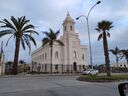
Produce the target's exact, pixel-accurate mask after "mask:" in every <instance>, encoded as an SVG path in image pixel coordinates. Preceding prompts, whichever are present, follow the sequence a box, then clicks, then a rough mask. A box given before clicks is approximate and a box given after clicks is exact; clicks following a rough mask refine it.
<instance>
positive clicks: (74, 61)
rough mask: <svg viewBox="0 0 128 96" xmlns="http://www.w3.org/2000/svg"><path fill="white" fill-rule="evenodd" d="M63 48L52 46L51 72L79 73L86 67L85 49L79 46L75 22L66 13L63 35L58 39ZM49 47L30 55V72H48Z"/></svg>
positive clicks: (56, 45) (39, 49) (55, 44)
mask: <svg viewBox="0 0 128 96" xmlns="http://www.w3.org/2000/svg"><path fill="white" fill-rule="evenodd" d="M60 40H61V42H63V44H64V46H62V45H60V44H59V43H57V42H54V44H53V57H52V63H53V64H52V71H53V72H80V71H81V70H83V69H84V67H85V65H87V47H86V46H85V45H81V44H80V39H79V36H78V33H75V22H74V20H73V19H72V18H71V16H70V14H69V13H68V14H67V16H66V18H65V20H64V22H63V35H62V36H61V37H60ZM50 52H51V51H50V46H49V45H48V44H47V45H45V46H43V47H42V45H41V47H40V48H38V49H36V50H35V51H33V52H32V54H31V60H32V66H31V69H32V71H41V72H50V66H51V64H50V60H51V59H50V58H51V56H50Z"/></svg>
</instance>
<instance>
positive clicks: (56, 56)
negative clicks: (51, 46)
mask: <svg viewBox="0 0 128 96" xmlns="http://www.w3.org/2000/svg"><path fill="white" fill-rule="evenodd" d="M55 59H58V52H57V51H56V52H55Z"/></svg>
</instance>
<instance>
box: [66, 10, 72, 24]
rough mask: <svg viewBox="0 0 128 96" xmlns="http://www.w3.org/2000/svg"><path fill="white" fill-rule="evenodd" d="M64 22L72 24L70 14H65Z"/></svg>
mask: <svg viewBox="0 0 128 96" xmlns="http://www.w3.org/2000/svg"><path fill="white" fill-rule="evenodd" d="M64 22H74V21H73V19H72V18H71V16H70V14H69V11H68V12H67V16H66V18H65V20H64Z"/></svg>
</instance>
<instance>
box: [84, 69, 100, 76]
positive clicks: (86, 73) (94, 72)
mask: <svg viewBox="0 0 128 96" xmlns="http://www.w3.org/2000/svg"><path fill="white" fill-rule="evenodd" d="M98 73H99V71H98V70H95V69H87V70H84V71H82V74H83V75H96V74H98Z"/></svg>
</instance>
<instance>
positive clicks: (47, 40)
mask: <svg viewBox="0 0 128 96" xmlns="http://www.w3.org/2000/svg"><path fill="white" fill-rule="evenodd" d="M42 43H43V46H45V45H46V44H48V43H50V39H49V38H47V37H45V38H43V40H42Z"/></svg>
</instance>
